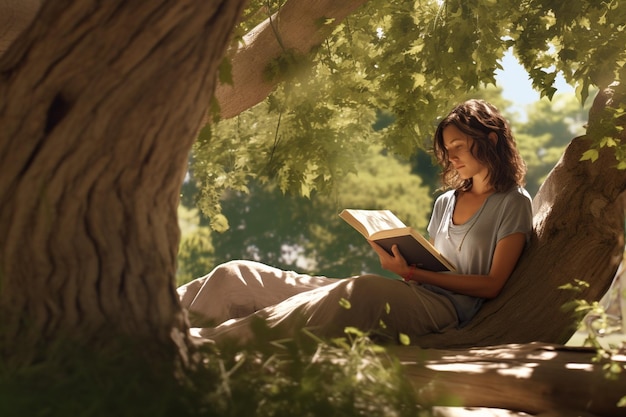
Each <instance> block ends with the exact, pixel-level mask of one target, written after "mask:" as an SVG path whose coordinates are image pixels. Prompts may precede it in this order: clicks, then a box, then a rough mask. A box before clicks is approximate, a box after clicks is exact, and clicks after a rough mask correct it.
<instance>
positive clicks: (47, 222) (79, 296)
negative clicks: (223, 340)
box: [0, 0, 245, 351]
mask: <svg viewBox="0 0 626 417" xmlns="http://www.w3.org/2000/svg"><path fill="white" fill-rule="evenodd" d="M244 3H245V0H237V1H234V0H228V1H208V2H207V1H193V0H181V1H175V2H144V1H134V0H131V1H129V0H110V1H106V2H98V1H84V0H83V1H76V0H74V1H72V0H55V1H47V2H44V3H43V4H42V7H41V9H40V10H39V14H38V15H37V17H36V19H34V21H33V24H32V25H31V26H30V27H29V28H28V30H25V31H22V32H21V35H20V36H19V37H18V38H17V39H16V40H15V41H14V42H12V44H11V46H10V48H9V49H8V50H7V51H6V52H5V53H4V54H3V55H2V56H1V57H0V97H2V98H3V99H2V102H0V126H2V129H0V166H2V176H1V177H0V207H1V210H0V236H2V239H1V240H0V284H1V288H2V292H1V293H0V315H1V316H2V318H3V319H2V321H3V326H4V328H3V336H4V340H2V342H3V343H2V346H3V347H4V348H5V349H7V350H10V349H11V348H12V347H15V345H16V343H20V349H23V347H24V344H23V343H24V342H25V340H26V341H28V342H29V343H30V344H35V343H47V342H49V341H50V340H54V339H55V338H59V337H64V336H67V335H70V334H75V335H79V337H80V338H81V339H83V340H89V339H90V338H97V337H99V335H101V334H102V333H106V334H107V335H132V337H135V338H146V339H149V340H150V341H151V343H150V345H149V346H163V347H165V348H169V350H170V351H171V350H172V349H171V348H172V347H176V345H179V346H181V345H182V346H183V347H184V345H185V343H184V342H185V338H186V334H187V332H186V330H187V328H186V326H185V323H184V319H183V314H182V311H181V306H180V303H179V302H178V297H177V295H176V292H175V288H174V280H175V267H176V266H175V265H176V252H177V248H178V240H179V230H178V226H177V220H176V219H177V206H178V200H179V192H180V185H181V183H182V180H183V177H184V175H185V169H186V165H187V157H188V153H189V151H190V149H191V145H192V143H193V141H194V140H195V137H196V134H197V131H198V129H199V127H200V124H201V121H202V118H203V115H204V114H205V113H206V110H207V107H208V103H209V102H210V97H211V95H212V94H213V92H214V84H215V78H216V77H215V74H216V71H217V68H218V65H219V63H220V61H221V59H222V57H223V54H224V53H225V50H226V47H227V45H228V42H229V38H230V36H231V32H232V28H233V26H234V24H235V23H236V21H237V19H238V16H239V14H240V13H241V10H242V8H243V5H244ZM27 20H28V19H27Z"/></svg>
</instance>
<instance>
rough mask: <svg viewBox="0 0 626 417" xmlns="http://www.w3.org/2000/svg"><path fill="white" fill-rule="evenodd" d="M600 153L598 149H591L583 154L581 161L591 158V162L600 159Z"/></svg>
mask: <svg viewBox="0 0 626 417" xmlns="http://www.w3.org/2000/svg"><path fill="white" fill-rule="evenodd" d="M598 156H599V153H598V150H597V149H589V150H588V151H585V153H583V156H581V157H580V160H581V161H587V160H590V161H591V162H595V161H596V160H597V159H598Z"/></svg>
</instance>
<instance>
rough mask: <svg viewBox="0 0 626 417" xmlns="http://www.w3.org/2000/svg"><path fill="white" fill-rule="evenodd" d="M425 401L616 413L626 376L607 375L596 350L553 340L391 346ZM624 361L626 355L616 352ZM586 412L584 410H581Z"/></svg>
mask: <svg viewBox="0 0 626 417" xmlns="http://www.w3.org/2000/svg"><path fill="white" fill-rule="evenodd" d="M389 351H390V352H391V353H392V354H394V355H395V356H396V357H397V358H398V359H399V360H400V361H401V362H402V363H404V365H405V369H406V372H407V375H408V377H409V379H410V380H411V382H412V383H413V387H414V389H415V390H416V392H417V394H418V399H419V402H420V403H421V404H425V405H428V404H429V405H450V404H451V403H453V404H459V403H460V404H462V405H463V406H465V407H489V408H502V409H508V410H514V411H522V412H526V413H529V414H531V415H536V414H541V415H543V413H546V415H563V416H570V415H571V416H579V415H585V416H587V415H590V414H591V415H598V416H605V417H618V416H623V415H624V411H625V410H624V408H620V407H617V404H618V401H619V400H620V398H621V397H622V396H624V395H626V389H625V387H626V376H625V375H623V374H621V375H619V376H618V378H617V379H608V378H606V376H605V373H604V370H603V369H602V367H603V365H604V363H601V362H595V361H594V358H595V351H594V350H592V349H585V348H567V347H562V346H555V345H549V344H540V343H532V344H528V345H500V346H492V347H489V348H484V349H469V350H458V351H457V350H431V349H426V350H422V349H418V348H406V347H395V348H389ZM613 360H615V361H617V363H620V364H621V365H624V363H625V362H626V357H623V356H620V357H614V358H613ZM581 413H583V414H581Z"/></svg>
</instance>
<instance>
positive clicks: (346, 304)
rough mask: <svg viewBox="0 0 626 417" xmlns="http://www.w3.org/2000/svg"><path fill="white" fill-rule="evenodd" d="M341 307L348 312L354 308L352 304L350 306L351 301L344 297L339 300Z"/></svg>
mask: <svg viewBox="0 0 626 417" xmlns="http://www.w3.org/2000/svg"><path fill="white" fill-rule="evenodd" d="M339 305H340V306H341V307H343V308H345V309H346V310H349V309H351V308H352V304H350V301H349V300H348V299H346V298H343V297H342V298H341V299H340V300H339Z"/></svg>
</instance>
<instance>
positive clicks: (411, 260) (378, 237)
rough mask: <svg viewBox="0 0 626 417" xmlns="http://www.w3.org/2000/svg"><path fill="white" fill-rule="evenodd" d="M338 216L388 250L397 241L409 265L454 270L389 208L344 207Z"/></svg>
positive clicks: (437, 269)
mask: <svg viewBox="0 0 626 417" xmlns="http://www.w3.org/2000/svg"><path fill="white" fill-rule="evenodd" d="M339 217H341V218H342V219H344V220H345V221H346V222H347V223H348V224H349V225H350V226H352V227H354V228H355V229H356V230H357V231H358V232H359V233H361V234H362V235H363V236H365V238H366V239H369V240H372V241H374V242H376V243H377V244H378V245H379V246H381V247H382V248H384V249H385V250H386V251H387V252H389V253H390V254H391V246H393V245H394V244H397V245H398V249H400V253H401V254H402V256H403V257H404V259H405V260H406V262H407V263H408V264H409V265H415V266H416V267H418V268H422V269H428V270H430V271H438V272H439V271H454V270H455V268H454V266H453V265H452V264H451V263H450V262H448V261H447V260H446V258H444V257H443V255H442V254H441V253H439V251H438V250H437V249H435V247H434V246H433V245H432V244H431V243H430V242H429V241H428V240H426V238H424V236H422V235H421V234H419V233H418V232H417V231H416V230H414V229H412V228H411V227H408V226H406V225H405V224H404V223H402V221H400V219H398V218H397V217H396V216H395V215H394V214H393V213H392V212H391V211H390V210H355V209H345V210H343V211H342V212H341V213H339Z"/></svg>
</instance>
